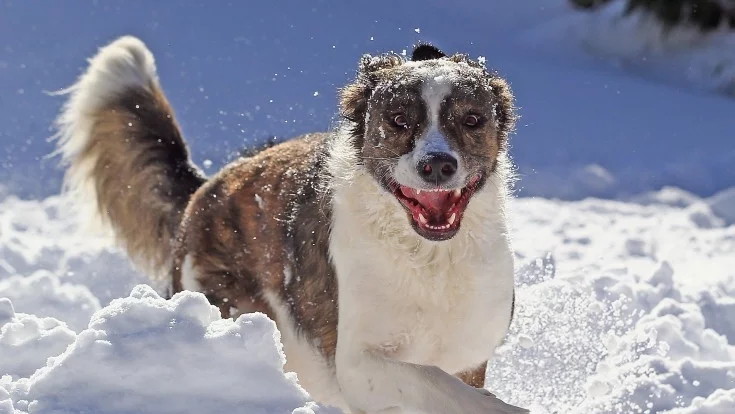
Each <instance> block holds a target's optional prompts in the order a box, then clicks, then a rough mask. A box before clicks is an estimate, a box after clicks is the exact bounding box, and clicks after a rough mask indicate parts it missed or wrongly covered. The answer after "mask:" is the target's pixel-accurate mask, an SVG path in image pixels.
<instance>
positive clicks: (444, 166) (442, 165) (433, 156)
mask: <svg viewBox="0 0 735 414" xmlns="http://www.w3.org/2000/svg"><path fill="white" fill-rule="evenodd" d="M416 169H417V170H418V173H419V175H420V176H421V177H423V179H424V180H426V181H428V182H430V183H432V184H442V183H444V182H446V181H448V180H449V179H451V178H452V177H453V176H454V173H456V172H457V159H456V158H454V157H453V156H452V155H451V154H447V153H446V152H430V153H428V154H426V156H425V157H424V158H422V159H421V161H419V163H418V165H416Z"/></svg>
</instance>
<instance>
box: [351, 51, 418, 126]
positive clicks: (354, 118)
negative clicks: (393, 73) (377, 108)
mask: <svg viewBox="0 0 735 414" xmlns="http://www.w3.org/2000/svg"><path fill="white" fill-rule="evenodd" d="M403 63H404V60H403V58H402V57H401V56H398V55H396V54H394V53H387V54H383V55H378V56H371V55H362V57H361V58H360V62H359V64H358V72H357V78H356V79H355V81H354V82H352V83H351V84H349V85H347V86H345V87H344V88H342V90H341V91H340V99H339V108H340V113H341V114H342V117H343V118H345V119H346V120H348V121H350V122H352V123H353V126H352V130H353V133H354V134H355V135H358V136H360V137H361V136H362V135H363V134H364V133H365V113H366V111H367V102H368V99H369V98H370V94H371V93H372V91H373V88H374V87H375V85H376V84H377V83H378V81H379V72H380V71H381V70H384V69H389V68H392V67H395V66H399V65H402V64H403Z"/></svg>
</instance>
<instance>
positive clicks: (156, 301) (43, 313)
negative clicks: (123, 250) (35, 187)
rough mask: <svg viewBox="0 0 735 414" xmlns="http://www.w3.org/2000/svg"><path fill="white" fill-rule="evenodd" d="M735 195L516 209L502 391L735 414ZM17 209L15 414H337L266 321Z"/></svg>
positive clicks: (575, 409)
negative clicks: (305, 385)
mask: <svg viewBox="0 0 735 414" xmlns="http://www.w3.org/2000/svg"><path fill="white" fill-rule="evenodd" d="M732 193H733V191H732V190H727V191H725V192H724V193H722V194H718V195H716V196H714V197H712V198H707V199H703V198H699V197H697V196H694V195H692V194H690V193H687V192H684V191H681V190H677V189H674V188H667V189H665V190H662V191H660V192H656V193H649V194H645V195H641V196H638V197H635V198H634V200H633V201H629V202H622V201H607V200H597V199H588V200H584V201H578V202H563V201H552V200H544V199H534V198H528V199H519V200H515V201H514V202H513V203H512V204H511V210H512V217H513V235H514V245H515V248H516V250H517V258H518V261H517V262H518V264H519V266H518V269H517V279H518V285H519V287H518V297H517V311H516V315H517V316H516V318H515V320H514V322H513V324H512V326H511V332H510V334H509V335H508V337H507V340H506V343H505V344H504V345H503V346H502V347H501V348H500V349H499V351H498V353H497V356H496V357H495V359H494V360H493V362H492V363H491V365H490V369H489V371H488V377H487V381H488V382H487V386H488V388H489V389H490V390H492V391H493V392H496V393H497V394H498V395H499V396H500V397H501V398H504V399H507V400H508V401H510V402H512V403H516V404H520V405H524V406H530V407H532V408H533V412H534V413H553V412H558V413H570V414H577V413H579V414H581V413H592V414H602V413H618V412H626V413H627V412H631V413H636V412H640V413H645V412H648V413H668V414H683V413H687V414H690V413H729V412H734V410H735V380H733V375H735V348H734V347H733V346H732V345H731V344H732V343H733V342H735V300H734V299H733V297H735V288H733V286H735V284H733V280H734V279H735V225H733V224H730V223H731V222H730V220H731V219H728V218H727V217H726V216H727V214H724V215H718V213H717V211H719V210H718V209H720V208H724V211H726V212H727V213H729V212H730V211H731V210H729V209H728V208H726V207H723V206H727V205H728V203H731V196H730V194H732ZM18 203H19V201H18V200H17V199H15V198H12V197H8V198H6V199H4V200H2V201H0V211H2V212H3V214H2V215H0V223H3V226H4V227H3V229H5V230H4V232H3V244H1V245H0V249H3V251H12V252H15V254H16V255H15V257H16V260H14V261H13V266H17V267H18V268H19V269H23V270H22V271H23V273H17V272H15V273H14V274H13V276H10V275H9V274H6V275H5V276H0V297H3V299H0V377H2V380H0V413H3V412H8V413H24V412H43V413H74V412H96V413H132V412H155V413H174V412H223V411H225V410H229V411H237V412H248V413H260V412H262V413H283V412H297V413H310V412H320V413H327V412H334V411H332V409H328V408H324V407H320V406H318V405H315V404H313V403H311V402H310V401H309V397H308V394H307V393H306V392H305V391H304V390H302V389H301V388H300V387H299V386H298V382H297V379H296V376H295V374H292V373H283V361H284V355H283V353H282V351H281V344H280V337H279V334H278V331H277V330H276V329H275V326H274V324H273V323H272V322H271V321H269V320H268V319H267V318H266V317H265V316H264V315H259V314H247V315H243V316H241V317H240V318H238V319H237V320H232V319H226V320H222V319H220V317H219V314H218V312H217V309H216V308H214V307H212V306H210V305H208V304H207V302H206V299H205V297H204V296H203V295H201V294H197V293H192V292H184V293H181V294H178V295H175V296H174V297H173V298H171V299H170V300H165V299H163V298H161V297H160V296H159V294H158V293H156V291H155V290H154V289H153V288H151V287H148V286H145V285H137V284H138V283H139V282H140V275H138V274H137V273H135V272H133V271H132V270H130V269H129V268H124V269H123V270H122V271H109V272H106V271H105V266H104V264H105V263H108V264H109V267H108V268H109V269H114V268H119V267H124V266H123V264H125V260H126V259H125V258H124V257H123V256H122V255H121V254H120V253H118V252H116V251H115V250H113V249H111V248H109V247H104V246H103V245H102V244H101V243H100V240H99V239H98V238H89V237H87V236H84V235H82V234H79V233H77V232H76V227H75V225H74V223H73V217H74V216H73V215H71V214H66V212H65V207H64V206H63V204H61V203H60V202H59V200H58V199H57V198H50V199H47V200H43V201H38V202H32V201H27V202H23V208H22V209H18V208H13V209H12V212H13V213H12V214H11V213H10V211H11V209H10V208H9V207H10V206H13V207H17V206H18ZM51 206H54V207H53V208H51ZM715 206H719V207H715ZM50 210H55V211H56V213H55V214H48V212H49V211H50ZM29 217H34V218H36V219H35V220H29ZM703 224H704V225H703ZM59 229H63V231H65V232H66V233H64V235H63V236H62V235H61V234H59V233H58V230H59ZM62 239H63V240H64V242H65V245H66V246H67V250H65V249H64V248H63V247H61V246H60V245H58V244H56V242H55V241H58V240H62ZM19 240H25V241H24V243H19V242H18V241H19ZM39 246H46V247H45V248H44V249H45V250H44V249H40V248H39ZM40 251H45V252H47V253H46V254H47V257H46V256H44V254H34V252H40ZM81 251H85V252H86V254H84V255H81V254H80V253H79V252H81ZM19 257H20V258H26V259H23V260H17V258H19ZM52 259H53V260H52ZM44 268H47V269H48V270H44ZM90 268H92V269H94V270H92V269H90ZM105 284H109V285H110V286H112V287H113V291H106V290H104V289H102V288H101V287H102V286H104V285H105ZM136 285H137V286H136ZM131 290H132V293H130V291H131ZM128 294H129V296H128ZM114 296H118V297H122V298H120V299H113V300H112V301H111V302H110V298H111V297H114ZM126 296H127V297H126ZM11 303H12V304H11ZM9 407H12V409H11V408H9ZM3 410H5V411H3ZM13 410H14V411H13ZM294 410H295V411H294ZM299 410H300V411H299Z"/></svg>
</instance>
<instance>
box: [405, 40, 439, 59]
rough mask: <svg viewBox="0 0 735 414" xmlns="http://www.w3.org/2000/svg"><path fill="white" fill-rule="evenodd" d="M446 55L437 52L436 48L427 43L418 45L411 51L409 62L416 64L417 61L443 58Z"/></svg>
mask: <svg viewBox="0 0 735 414" xmlns="http://www.w3.org/2000/svg"><path fill="white" fill-rule="evenodd" d="M445 56H446V54H445V53H444V52H442V51H441V50H439V48H438V47H436V46H434V45H431V44H429V43H419V44H418V45H416V47H415V48H414V49H413V54H411V60H412V61H414V62H417V61H419V60H431V59H439V58H443V57H445Z"/></svg>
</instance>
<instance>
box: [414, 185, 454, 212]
mask: <svg viewBox="0 0 735 414" xmlns="http://www.w3.org/2000/svg"><path fill="white" fill-rule="evenodd" d="M401 192H402V193H403V195H404V196H406V197H408V198H413V199H414V200H416V201H418V202H419V204H421V206H422V207H424V209H426V210H428V212H429V213H438V212H446V211H447V210H449V207H451V206H452V202H453V201H454V200H453V199H452V197H451V194H452V192H451V191H422V192H421V193H418V192H417V191H416V190H415V189H413V188H410V187H401Z"/></svg>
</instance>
